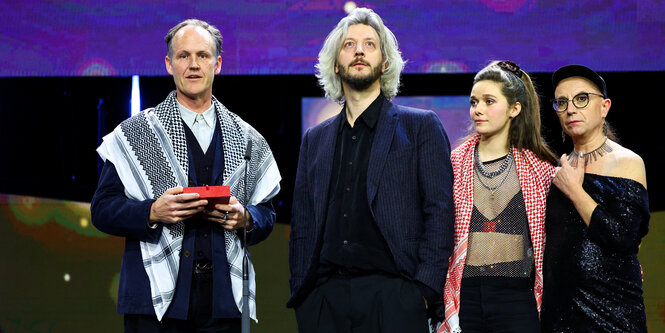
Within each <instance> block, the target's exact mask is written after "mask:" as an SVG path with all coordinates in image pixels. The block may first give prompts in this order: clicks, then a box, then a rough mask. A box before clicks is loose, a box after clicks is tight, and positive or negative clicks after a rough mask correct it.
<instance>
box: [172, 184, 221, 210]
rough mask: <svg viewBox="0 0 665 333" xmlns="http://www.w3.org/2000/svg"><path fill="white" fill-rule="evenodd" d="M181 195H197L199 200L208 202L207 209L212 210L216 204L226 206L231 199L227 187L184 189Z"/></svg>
mask: <svg viewBox="0 0 665 333" xmlns="http://www.w3.org/2000/svg"><path fill="white" fill-rule="evenodd" d="M182 193H198V194H199V195H200V197H199V198H200V199H206V200H208V205H206V208H208V209H214V208H215V205H217V204H224V205H226V204H228V203H229V200H230V199H231V188H230V187H229V186H228V185H219V186H209V185H206V186H193V187H185V188H183V189H182Z"/></svg>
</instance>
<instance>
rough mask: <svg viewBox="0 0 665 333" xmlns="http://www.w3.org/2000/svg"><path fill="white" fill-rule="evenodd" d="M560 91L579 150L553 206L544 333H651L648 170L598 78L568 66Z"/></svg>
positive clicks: (556, 79)
mask: <svg viewBox="0 0 665 333" xmlns="http://www.w3.org/2000/svg"><path fill="white" fill-rule="evenodd" d="M552 83H553V86H554V89H555V93H554V96H555V99H554V100H552V105H553V107H554V110H555V111H556V113H557V115H558V117H559V121H560V123H561V127H562V128H563V132H564V135H568V136H570V137H571V138H572V141H573V146H574V148H573V151H572V152H571V153H570V154H564V155H563V156H562V157H561V159H560V165H559V166H558V167H557V168H556V174H555V176H554V178H553V181H552V182H553V183H554V185H555V186H554V187H553V188H552V191H550V194H549V196H548V198H547V217H546V235H547V246H546V249H545V258H544V263H543V266H544V267H543V274H544V285H545V294H544V296H543V307H542V314H541V321H542V323H541V324H542V329H543V332H646V313H645V310H644V301H643V298H642V274H641V266H640V263H639V262H638V260H637V251H638V248H639V245H640V241H641V240H642V237H644V236H645V235H646V233H647V231H648V228H649V200H648V195H647V189H646V171H645V168H644V162H643V161H642V158H640V157H639V156H638V155H637V154H635V153H634V152H632V151H630V150H628V149H626V148H624V147H622V146H621V145H619V144H618V143H617V139H616V137H615V136H614V134H613V133H612V130H611V129H610V127H609V125H608V124H607V121H606V120H605V118H606V117H607V114H608V112H609V110H610V106H611V105H612V102H611V100H610V99H609V98H607V88H606V85H605V80H603V78H602V77H601V76H600V75H598V73H596V72H595V71H593V70H592V69H590V68H588V67H585V66H581V65H568V66H564V67H562V68H559V69H558V70H557V71H556V72H554V74H553V77H552Z"/></svg>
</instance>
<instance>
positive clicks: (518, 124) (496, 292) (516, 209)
mask: <svg viewBox="0 0 665 333" xmlns="http://www.w3.org/2000/svg"><path fill="white" fill-rule="evenodd" d="M470 102H471V108H470V109H469V113H470V116H471V120H472V121H473V126H474V128H475V133H474V134H472V135H471V136H470V137H469V138H468V139H467V140H466V141H465V142H464V143H463V144H461V145H460V146H459V147H457V148H456V149H455V150H454V151H453V153H452V154H451V159H452V164H453V172H454V175H455V180H454V185H453V193H454V200H455V248H454V250H453V255H452V256H451V258H450V266H449V268H448V278H447V280H446V285H445V291H444V302H445V309H446V311H445V320H444V323H443V324H442V325H441V327H440V328H439V332H461V331H462V330H463V331H464V332H465V333H467V332H499V331H510V332H539V331H540V324H539V318H538V311H539V307H540V301H541V296H542V287H543V284H542V257H543V245H544V244H543V239H544V236H545V230H544V220H545V199H546V197H547V194H548V191H549V187H550V184H551V177H552V175H553V173H554V166H553V163H555V162H556V157H555V155H554V154H553V153H552V152H551V151H550V149H549V148H548V147H547V144H546V143H545V142H544V140H543V138H542V137H541V134H540V107H539V103H538V95H537V94H536V91H535V89H534V87H533V83H532V82H531V78H530V77H529V75H528V74H527V73H525V72H524V71H522V70H521V69H520V68H519V67H518V66H517V65H515V64H514V63H512V62H509V61H503V62H493V63H491V64H490V65H489V66H487V67H485V68H484V69H483V70H481V71H480V72H478V74H476V76H475V78H474V82H473V89H472V91H471V96H470Z"/></svg>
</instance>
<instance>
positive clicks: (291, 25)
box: [0, 0, 665, 76]
mask: <svg viewBox="0 0 665 333" xmlns="http://www.w3.org/2000/svg"><path fill="white" fill-rule="evenodd" d="M345 4H346V1H345V0H312V1H293V0H292V1H274V0H263V1H260V0H241V1H209V0H204V1H193V2H180V1H159V2H158V1H128V0H112V1H111V0H102V1H83V0H78V1H38V0H22V1H9V0H2V2H0V20H1V22H2V23H1V24H0V55H2V59H3V60H4V61H3V65H2V66H0V76H86V75H110V76H116V75H117V76H127V75H134V74H138V75H167V73H166V71H165V69H164V56H165V53H166V50H165V45H164V42H163V37H164V35H165V34H166V32H167V31H168V29H169V28H170V27H172V26H173V25H175V24H176V23H177V22H179V21H181V20H183V19H186V18H190V17H196V18H200V19H204V20H207V21H209V22H211V23H213V24H215V25H216V26H217V27H218V28H220V30H221V31H222V35H223V36H224V46H223V47H224V50H225V51H224V54H223V64H222V74H312V73H313V72H314V64H315V61H316V56H317V54H318V51H319V49H320V47H321V45H322V42H323V40H324V38H325V36H326V35H327V33H328V32H329V31H330V30H331V29H332V28H333V26H334V25H335V24H336V23H337V22H338V21H339V20H340V19H341V18H342V17H343V16H345V15H346V14H345V11H344V5H345ZM357 5H358V6H365V7H369V8H373V9H374V10H375V11H376V12H378V13H379V14H380V15H381V16H382V17H383V18H384V21H385V22H386V24H387V25H388V26H389V27H390V28H391V29H392V30H393V32H394V33H395V35H396V36H397V39H398V41H399V42H400V48H401V50H402V52H403V55H404V58H406V59H407V60H408V61H409V62H408V64H407V66H406V69H405V72H406V73H436V72H475V71H477V70H479V69H480V68H482V66H483V65H484V64H486V63H487V61H488V60H490V59H511V60H513V61H515V62H517V63H518V64H520V65H521V66H522V67H523V68H524V69H526V70H527V71H530V72H539V71H540V72H545V71H552V70H554V69H555V68H557V67H558V66H560V65H563V64H568V63H582V64H586V65H589V66H591V67H593V68H595V69H596V70H599V71H652V70H664V69H665V46H664V45H665V42H664V41H665V18H664V17H663V15H662V13H663V12H665V4H664V3H663V2H660V1H651V0H626V1H577V0H454V1H423V0H410V1H381V0H378V1H365V2H363V1H358V2H357Z"/></svg>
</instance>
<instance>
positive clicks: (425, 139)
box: [287, 102, 455, 307]
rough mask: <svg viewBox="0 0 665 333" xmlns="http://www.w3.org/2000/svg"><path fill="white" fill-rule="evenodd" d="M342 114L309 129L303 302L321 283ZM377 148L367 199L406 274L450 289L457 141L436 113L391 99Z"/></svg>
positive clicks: (299, 189)
mask: <svg viewBox="0 0 665 333" xmlns="http://www.w3.org/2000/svg"><path fill="white" fill-rule="evenodd" d="M341 121H342V116H341V114H338V115H336V116H334V117H332V118H330V119H328V120H326V121H324V122H323V123H321V124H319V125H317V126H315V127H313V128H311V129H309V130H307V132H306V133H305V135H304V137H303V140H302V144H301V147H300V157H299V161H298V171H297V174H296V181H295V186H294V194H293V212H292V215H291V235H290V242H289V266H290V270H291V278H290V279H289V283H290V287H291V298H290V299H289V301H288V303H287V306H289V307H294V306H297V305H298V304H299V303H300V302H301V301H302V300H303V299H304V298H305V297H307V295H308V294H309V293H310V292H311V291H312V289H313V287H314V283H315V280H316V271H317V268H318V263H319V254H320V251H321V243H322V238H323V230H324V226H323V225H324V222H325V218H326V213H327V212H326V207H327V204H328V192H329V185H330V178H331V173H332V164H333V155H334V151H335V146H336V144H337V143H336V140H337V129H338V128H339V125H340V122H341ZM375 131H376V132H375V134H374V141H373V144H372V148H371V151H369V152H368V153H369V166H368V169H367V201H368V203H369V207H370V211H371V213H372V216H373V217H374V221H375V223H376V224H377V226H378V228H379V230H380V232H381V234H382V236H383V237H384V239H385V240H386V242H387V244H388V247H389V248H390V251H391V253H392V254H393V257H394V259H395V263H396V264H397V267H398V269H399V270H400V272H402V274H403V275H404V276H405V277H407V278H409V279H414V280H417V281H419V282H422V283H423V284H425V285H427V286H429V287H430V288H432V289H433V290H435V291H439V292H441V293H442V292H443V286H444V283H445V277H446V271H447V269H448V258H449V257H450V254H451V252H452V248H453V223H454V217H455V216H454V206H453V199H452V183H453V174H452V165H451V163H450V143H449V141H448V137H447V135H446V133H445V130H444V129H443V126H442V125H441V122H440V121H439V119H438V117H437V115H436V114H435V113H434V112H432V111H425V110H420V109H415V108H409V107H403V106H399V105H394V104H392V103H390V102H385V103H383V106H382V109H381V114H380V116H379V120H378V122H377V125H376V129H375Z"/></svg>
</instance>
